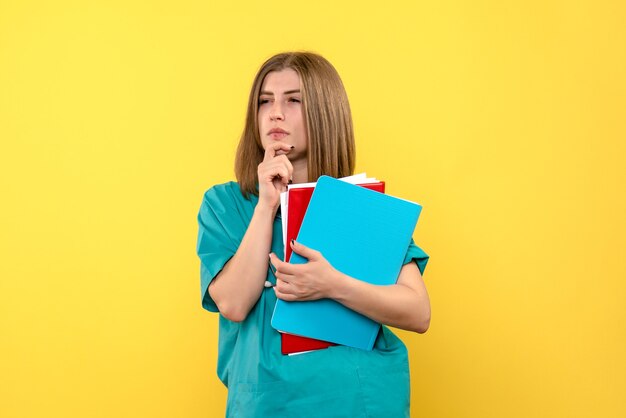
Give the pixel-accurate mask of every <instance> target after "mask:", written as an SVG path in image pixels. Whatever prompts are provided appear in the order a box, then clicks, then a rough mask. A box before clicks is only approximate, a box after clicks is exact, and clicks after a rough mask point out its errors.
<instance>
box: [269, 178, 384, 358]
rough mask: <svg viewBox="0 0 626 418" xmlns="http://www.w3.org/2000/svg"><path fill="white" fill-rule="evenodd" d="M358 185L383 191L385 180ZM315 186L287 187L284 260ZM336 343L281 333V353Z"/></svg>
mask: <svg viewBox="0 0 626 418" xmlns="http://www.w3.org/2000/svg"><path fill="white" fill-rule="evenodd" d="M358 186H361V187H365V188H366V189H371V190H375V191H377V192H380V193H385V182H384V181H380V182H377V183H365V184H358ZM314 189H315V187H296V188H292V189H289V206H288V209H287V212H288V214H287V241H286V242H287V245H286V247H287V248H286V249H285V260H287V261H289V259H290V257H291V245H289V243H290V242H291V240H292V239H296V238H297V236H298V231H300V226H301V225H302V220H303V219H304V214H305V213H306V208H307V207H308V206H309V202H310V201H311V196H312V195H313V190H314ZM333 345H336V344H333V343H329V342H326V341H320V340H315V339H313V338H307V337H301V336H299V335H293V334H287V333H281V351H282V353H283V354H293V353H300V352H303V351H313V350H321V349H324V348H328V347H330V346H333Z"/></svg>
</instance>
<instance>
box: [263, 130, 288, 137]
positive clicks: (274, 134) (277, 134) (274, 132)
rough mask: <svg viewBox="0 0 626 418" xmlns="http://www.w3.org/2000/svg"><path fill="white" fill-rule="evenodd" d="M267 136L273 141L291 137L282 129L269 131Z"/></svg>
mask: <svg viewBox="0 0 626 418" xmlns="http://www.w3.org/2000/svg"><path fill="white" fill-rule="evenodd" d="M267 135H268V136H269V137H270V138H272V139H283V138H284V137H286V136H287V135H289V132H287V131H286V130H284V129H281V128H272V129H270V130H269V132H268V133H267Z"/></svg>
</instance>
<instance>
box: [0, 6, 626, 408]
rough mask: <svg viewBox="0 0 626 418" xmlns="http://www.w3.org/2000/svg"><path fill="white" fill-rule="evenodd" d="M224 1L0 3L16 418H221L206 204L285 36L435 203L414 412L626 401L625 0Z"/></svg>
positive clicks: (9, 332) (0, 171) (7, 291)
mask: <svg viewBox="0 0 626 418" xmlns="http://www.w3.org/2000/svg"><path fill="white" fill-rule="evenodd" d="M129 3H131V4H130V5H129ZM211 3H217V2H208V1H189V0H180V1H160V2H156V1H147V0H144V1H134V2H129V1H121V0H120V1H101V2H96V1H91V2H85V1H70V0H56V1H50V2H44V1H40V2H37V1H9V0H1V1H0V141H1V147H0V196H1V201H2V204H1V207H0V211H1V216H0V257H1V260H2V261H1V262H0V279H1V282H0V333H1V334H0V338H1V340H0V351H1V353H0V416H2V417H7V418H22V417H174V416H181V417H207V416H209V417H212V416H216V417H219V416H222V414H223V409H224V405H225V394H226V391H225V389H224V388H222V386H221V384H220V383H219V381H218V380H217V377H216V375H215V363H216V337H217V327H216V326H217V317H216V316H215V315H211V314H209V313H207V312H204V311H203V310H202V309H201V307H200V301H199V278H198V270H199V262H198V260H197V258H196V256H195V253H194V250H195V239H196V220H195V216H196V213H197V210H198V207H199V204H200V200H201V197H202V193H203V191H204V190H205V189H207V188H208V187H210V186H211V185H212V184H214V183H217V182H223V181H226V180H229V179H231V178H232V168H231V160H232V157H233V153H234V147H235V145H236V141H237V137H238V134H239V132H240V130H241V127H242V123H243V115H244V108H245V103H246V99H247V91H248V88H249V86H250V83H251V81H252V77H253V75H254V73H255V71H256V69H257V68H258V66H259V65H260V63H261V62H262V61H263V60H264V59H265V58H267V57H268V56H270V55H271V54H273V53H275V52H278V51H281V50H286V49H287V50H289V49H310V50H314V51H317V52H320V53H322V54H323V55H325V56H326V57H327V58H329V59H330V60H331V61H332V62H333V63H334V64H335V65H336V67H337V69H338V70H339V72H340V74H341V75H342V77H343V79H344V81H345V84H346V87H347V90H348V94H349V96H350V98H351V104H352V108H353V112H354V120H355V126H356V132H357V140H358V169H359V170H360V171H365V170H366V171H367V172H368V173H370V174H372V175H375V176H377V177H380V178H383V179H385V180H387V182H388V189H389V190H388V191H389V192H390V193H392V194H396V195H400V196H403V197H406V198H409V199H412V200H415V201H418V202H420V203H422V204H423V205H424V212H423V215H422V218H421V219H420V223H419V225H418V228H417V230H416V233H415V238H416V240H417V241H418V243H419V244H420V245H422V246H423V247H424V248H425V249H426V250H427V251H428V252H429V253H430V254H431V262H430V264H429V267H428V269H427V272H426V275H425V279H426V282H427V284H428V287H429V291H430V295H431V299H432V305H433V320H432V324H431V329H430V331H429V332H428V333H427V334H425V335H409V334H408V333H404V332H402V333H401V335H402V337H403V338H404V340H405V341H406V343H407V345H408V346H409V349H410V353H411V369H412V401H413V416H415V417H417V416H422V417H431V418H438V417H454V418H463V417H509V418H512V417H623V416H626V401H625V399H626V397H624V392H626V361H625V360H624V353H626V308H625V307H624V306H625V303H624V300H625V299H626V284H625V281H626V280H625V279H626V267H625V263H624V261H623V260H624V257H625V256H624V252H625V250H626V245H625V238H624V237H625V236H626V225H625V215H624V214H625V213H626V200H625V193H624V182H625V181H626V173H625V169H624V168H623V167H624V163H623V160H624V156H625V152H624V151H625V145H624V141H625V139H626V124H625V121H624V119H625V116H626V47H625V45H626V25H624V21H625V18H626V6H624V3H623V2H621V1H617V0H616V1H591V0H583V1H578V2H568V1H561V2H545V1H537V0H535V1H516V2H507V1H504V2H503V1H496V0H494V1H471V2H463V1H444V2H436V1H435V2H421V3H422V4H419V3H417V2H413V1H407V2H393V1H392V2H382V3H380V2H376V6H366V5H364V4H362V2H357V1H353V2H339V1H326V0H324V1H317V2H285V1H272V2H250V3H251V4H241V3H238V4H234V5H226V3H228V2H219V5H218V4H211ZM545 3H550V4H548V5H546V4H545Z"/></svg>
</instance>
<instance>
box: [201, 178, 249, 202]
mask: <svg viewBox="0 0 626 418" xmlns="http://www.w3.org/2000/svg"><path fill="white" fill-rule="evenodd" d="M239 196H240V197H241V198H242V199H243V196H242V194H241V189H240V188H239V183H237V182H235V181H229V182H227V183H222V184H216V185H214V186H212V187H211V188H210V189H209V190H207V191H206V192H204V200H209V201H210V200H213V199H224V198H231V199H232V198H236V197H239Z"/></svg>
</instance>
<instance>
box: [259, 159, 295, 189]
mask: <svg viewBox="0 0 626 418" xmlns="http://www.w3.org/2000/svg"><path fill="white" fill-rule="evenodd" d="M277 177H280V182H281V183H283V185H284V186H287V185H288V184H289V169H288V168H287V167H285V165H283V164H272V165H269V166H267V167H263V168H262V170H260V172H259V182H261V183H263V182H268V183H269V182H273V181H274V180H275V179H276V178H277Z"/></svg>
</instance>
